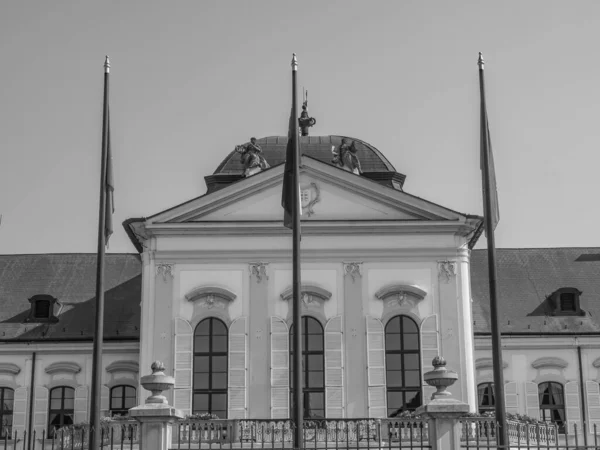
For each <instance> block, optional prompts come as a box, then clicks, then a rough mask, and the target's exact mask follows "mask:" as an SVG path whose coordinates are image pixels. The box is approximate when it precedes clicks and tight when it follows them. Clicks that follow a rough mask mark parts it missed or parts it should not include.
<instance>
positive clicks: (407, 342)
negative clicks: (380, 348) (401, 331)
mask: <svg viewBox="0 0 600 450" xmlns="http://www.w3.org/2000/svg"><path fill="white" fill-rule="evenodd" d="M404 350H419V335H418V334H405V335H404Z"/></svg>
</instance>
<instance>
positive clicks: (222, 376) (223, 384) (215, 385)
mask: <svg viewBox="0 0 600 450" xmlns="http://www.w3.org/2000/svg"><path fill="white" fill-rule="evenodd" d="M211 389H227V372H218V373H213V377H212V386H211Z"/></svg>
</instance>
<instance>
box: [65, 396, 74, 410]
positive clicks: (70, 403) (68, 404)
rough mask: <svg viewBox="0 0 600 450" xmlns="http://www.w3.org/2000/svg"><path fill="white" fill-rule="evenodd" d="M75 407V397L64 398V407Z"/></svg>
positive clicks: (69, 408)
mask: <svg viewBox="0 0 600 450" xmlns="http://www.w3.org/2000/svg"><path fill="white" fill-rule="evenodd" d="M73 408H75V399H73V398H65V403H64V409H65V410H72V409H73Z"/></svg>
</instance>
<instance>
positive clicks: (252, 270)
mask: <svg viewBox="0 0 600 450" xmlns="http://www.w3.org/2000/svg"><path fill="white" fill-rule="evenodd" d="M268 264H269V263H266V262H251V263H249V264H248V275H249V277H250V283H249V308H248V311H249V327H248V347H249V353H248V354H249V355H250V356H251V357H250V358H249V361H248V363H249V368H248V370H249V375H250V377H249V379H250V382H249V390H248V401H249V403H248V418H250V419H265V418H268V417H270V414H271V411H270V410H269V405H270V398H271V389H270V388H271V382H270V379H271V378H270V372H269V354H270V351H269V305H268V298H269V274H268Z"/></svg>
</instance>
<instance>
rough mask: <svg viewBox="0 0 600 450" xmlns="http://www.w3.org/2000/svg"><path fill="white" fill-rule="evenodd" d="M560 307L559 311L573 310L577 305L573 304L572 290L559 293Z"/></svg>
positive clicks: (573, 295) (575, 309)
mask: <svg viewBox="0 0 600 450" xmlns="http://www.w3.org/2000/svg"><path fill="white" fill-rule="evenodd" d="M560 309H561V311H569V312H575V311H577V307H576V305H575V294H574V293H572V292H565V293H563V294H560Z"/></svg>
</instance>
